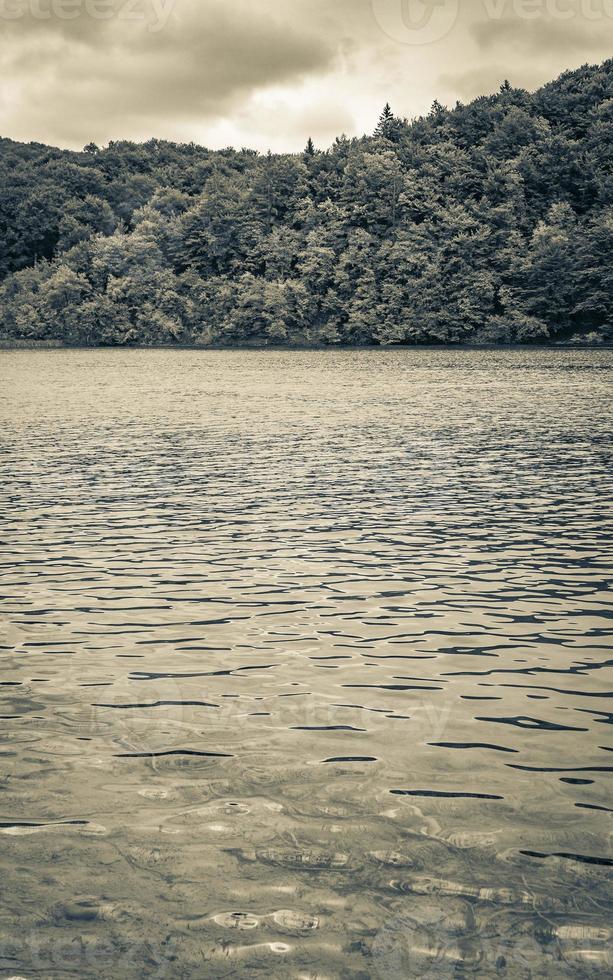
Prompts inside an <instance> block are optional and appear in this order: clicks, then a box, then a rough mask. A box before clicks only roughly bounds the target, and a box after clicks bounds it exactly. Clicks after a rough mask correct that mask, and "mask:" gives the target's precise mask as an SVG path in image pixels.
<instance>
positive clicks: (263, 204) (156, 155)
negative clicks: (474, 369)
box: [0, 61, 613, 345]
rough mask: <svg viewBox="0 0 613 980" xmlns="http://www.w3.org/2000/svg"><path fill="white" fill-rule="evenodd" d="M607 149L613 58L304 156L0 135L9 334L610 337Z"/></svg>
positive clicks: (380, 339) (262, 338)
mask: <svg viewBox="0 0 613 980" xmlns="http://www.w3.org/2000/svg"><path fill="white" fill-rule="evenodd" d="M612 146H613V61H607V62H605V63H604V64H602V65H600V66H596V67H594V66H584V67H583V68H580V69H579V70H577V71H574V72H566V73H565V74H564V75H562V76H561V77H560V78H559V79H558V80H557V81H554V82H551V83H550V84H549V85H546V86H545V87H544V88H542V89H541V90H539V91H538V92H536V93H534V94H530V93H528V92H526V91H524V90H522V89H516V88H513V87H512V85H511V84H510V83H509V82H504V83H503V84H502V85H501V88H500V91H499V93H498V94H497V95H492V96H487V97H482V98H479V99H476V100H475V101H474V102H472V103H470V104H469V105H462V104H460V103H458V105H457V106H456V107H455V108H454V109H452V110H448V109H446V108H444V107H443V106H442V105H440V104H439V103H438V102H435V103H434V105H433V106H432V109H431V111H430V112H429V114H428V115H427V116H425V117H422V118H419V119H416V120H413V121H412V122H410V123H409V122H407V121H406V120H403V119H399V118H397V117H396V116H395V115H394V113H393V112H392V109H391V108H390V106H389V105H386V106H385V108H384V110H383V112H382V114H381V117H380V119H379V122H378V124H377V127H376V130H375V132H374V134H373V136H370V137H363V138H361V139H347V138H346V137H344V136H341V137H339V138H338V139H337V140H336V142H335V143H334V144H333V146H332V147H331V148H330V149H329V150H327V151H321V150H319V149H316V147H315V146H314V144H313V141H312V140H311V139H309V140H308V142H307V145H306V148H305V150H304V151H303V152H302V153H299V154H296V155H273V154H270V153H269V154H267V155H265V156H260V155H258V154H257V153H254V152H253V151H250V150H240V151H236V150H232V149H227V150H221V151H217V152H213V151H209V150H207V149H205V148H203V147H199V146H195V145H194V144H187V145H177V144H173V143H167V142H163V141H160V140H150V141H149V142H148V143H145V144H142V145H137V144H133V143H128V142H119V143H111V144H110V145H109V146H108V147H106V148H100V147H97V146H95V145H94V144H89V145H88V146H86V147H85V148H84V150H83V152H81V153H74V152H69V151H62V150H58V149H54V148H52V147H47V146H42V145H40V144H36V143H31V144H27V145H24V144H19V143H15V142H12V141H10V140H0V334H1V335H3V336H4V337H5V338H13V339H15V340H20V341H39V342H41V341H46V342H48V341H53V340H61V341H64V342H65V343H69V344H75V345H79V344H88V345H89V344H112V345H120V344H219V345H233V344H234V345H238V344H261V345H267V344H313V343H317V344H356V345H357V344H381V345H389V344H415V343H445V344H446V343H465V342H472V343H512V342H520V343H533V342H539V341H543V340H546V339H547V338H556V339H560V340H566V339H569V338H572V337H573V336H576V335H583V336H586V337H587V338H588V341H589V342H591V343H599V342H602V340H603V339H605V340H606V339H608V338H610V337H611V336H613V273H612V272H611V268H612V263H611V261H610V256H611V252H612V248H613V198H612V196H611V195H612V190H611V188H612V186H613V182H612V181H611V169H612V167H613V151H612Z"/></svg>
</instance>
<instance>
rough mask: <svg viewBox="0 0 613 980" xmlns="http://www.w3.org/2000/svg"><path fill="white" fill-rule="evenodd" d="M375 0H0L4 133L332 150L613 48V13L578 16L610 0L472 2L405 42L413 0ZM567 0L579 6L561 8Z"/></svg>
mask: <svg viewBox="0 0 613 980" xmlns="http://www.w3.org/2000/svg"><path fill="white" fill-rule="evenodd" d="M373 2H374V0H0V72H1V73H2V79H3V86H2V95H1V96H0V134H1V135H5V136H10V137H13V138H14V139H25V140H38V141H44V142H49V143H54V144H57V145H62V146H71V147H81V146H83V145H84V144H85V143H87V142H89V141H90V140H94V141H95V142H97V143H106V142H108V141H109V140H111V139H134V140H144V139H148V138H150V137H152V136H155V137H158V138H164V139H176V140H192V139H193V140H196V141H198V142H203V143H205V144H207V145H209V146H213V147H215V146H226V145H229V144H230V143H233V144H235V145H239V146H241V145H245V146H247V145H250V146H253V147H255V148H256V149H260V150H266V149H268V148H269V147H270V148H271V149H274V150H279V151H280V150H284V149H285V150H299V149H301V148H302V147H303V146H304V143H305V142H306V138H307V136H309V135H310V136H312V137H313V139H314V140H315V142H316V143H317V144H318V145H319V146H322V147H323V146H328V145H330V143H331V142H332V141H333V139H334V137H335V136H336V135H338V134H339V133H340V132H342V131H345V132H346V133H347V134H348V135H360V134H362V133H363V132H369V131H372V129H373V127H374V126H375V124H376V120H377V118H378V115H379V113H380V111H381V108H382V106H383V105H384V103H385V102H386V101H389V102H390V103H391V105H392V107H393V108H394V110H395V111H396V112H397V113H398V114H399V115H406V116H408V117H411V116H414V115H418V114H420V113H422V112H425V111H427V109H428V108H429V106H430V105H431V104H432V101H433V100H434V98H439V99H440V100H441V101H443V102H446V103H447V104H453V103H454V102H455V100H456V99H458V98H459V99H463V100H466V99H469V98H472V97H473V96H476V95H479V94H481V93H482V92H484V91H495V90H496V89H497V87H498V85H499V84H500V81H501V80H502V79H503V78H505V77H509V79H510V80H511V82H512V83H513V84H514V85H518V86H524V87H527V88H532V87H535V86H536V85H538V84H540V83H542V82H544V81H546V80H548V79H549V78H552V77H555V75H557V74H559V72H560V71H562V70H563V69H565V68H570V67H576V66H577V65H579V64H581V63H582V62H585V61H599V60H601V57H606V55H607V54H608V50H609V48H610V37H611V34H612V33H613V19H610V18H607V19H606V20H603V19H602V18H601V19H600V21H592V20H590V19H589V18H588V17H586V16H584V15H582V14H581V11H582V10H585V9H587V7H586V5H590V4H591V5H592V6H594V5H596V6H597V5H598V4H599V3H600V4H605V3H610V2H611V0H460V3H459V6H458V13H459V15H458V19H457V22H455V23H454V26H453V29H452V30H450V31H448V32H447V34H445V36H443V37H440V38H438V40H436V41H432V40H431V39H430V43H421V44H408V43H403V38H402V36H401V35H400V34H399V36H398V37H395V36H394V31H391V34H390V32H389V31H388V32H386V31H385V30H383V29H382V27H381V11H382V8H383V7H385V6H386V5H387V8H389V12H390V17H391V14H393V13H394V11H395V10H396V8H398V10H400V11H401V13H402V10H404V7H403V6H402V5H403V4H404V5H406V4H407V3H413V2H416V0H376V3H377V8H376V11H375V8H374V7H373ZM444 2H445V0H438V3H437V4H435V6H437V7H438V6H440V5H441V4H444ZM447 2H448V3H452V2H453V3H455V0H447ZM535 5H536V7H537V8H538V10H537V14H538V16H537V17H536V19H534V18H531V17H528V18H526V17H525V16H524V14H523V13H522V11H523V12H525V9H527V8H528V7H531V8H532V9H534V8H535ZM552 5H553V6H552ZM556 5H558V6H559V7H560V8H561V9H562V8H569V7H572V10H573V11H574V13H573V17H572V19H563V18H559V17H558V18H556V17H552V16H551V15H550V14H548V13H547V11H548V10H549V8H551V9H554V7H555V9H557V6H556ZM401 8H402V10H401ZM541 8H542V9H541ZM590 9H591V8H590ZM398 10H396V13H398ZM603 10H604V7H603ZM518 11H519V13H518ZM15 14H17V16H15ZM74 14H76V16H73V15H74ZM375 14H377V16H376V15H375ZM394 16H395V15H394ZM604 16H605V15H604V13H603V17H604ZM388 19H389V18H388ZM384 20H385V18H384ZM385 22H386V23H387V20H386V21H385ZM429 37H430V35H427V37H426V36H424V38H423V39H422V40H426V39H427V38H429Z"/></svg>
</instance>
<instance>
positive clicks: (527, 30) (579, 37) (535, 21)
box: [470, 0, 613, 67]
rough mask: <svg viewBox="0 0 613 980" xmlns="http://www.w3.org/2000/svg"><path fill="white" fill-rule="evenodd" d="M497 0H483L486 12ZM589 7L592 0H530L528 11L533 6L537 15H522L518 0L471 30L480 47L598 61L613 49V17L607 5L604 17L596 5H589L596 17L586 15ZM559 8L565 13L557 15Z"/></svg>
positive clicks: (520, 4)
mask: <svg viewBox="0 0 613 980" xmlns="http://www.w3.org/2000/svg"><path fill="white" fill-rule="evenodd" d="M497 2H498V4H500V0H489V2H486V0H484V8H483V9H484V11H490V13H495V12H496V9H497V8H496V3H497ZM594 2H595V3H596V2H597V0H594ZM588 6H589V0H588V2H587V3H586V2H585V0H584V2H583V3H577V2H574V0H566V2H565V3H560V4H556V3H552V2H551V0H542V3H539V0H536V2H535V0H530V3H526V4H525V7H526V10H528V9H529V8H531V10H532V14H533V15H535V16H525V15H523V16H520V15H519V14H518V13H516V12H515V8H517V10H523V9H524V6H523V5H522V3H519V2H518V0H515V3H514V4H513V5H508V3H507V5H506V6H505V7H504V8H501V7H500V6H498V11H499V13H501V14H502V15H501V16H497V15H496V16H490V17H488V18H487V19H485V20H477V21H476V22H474V23H473V24H472V25H471V27H470V33H471V35H472V37H473V39H474V40H475V41H476V43H477V45H478V47H479V48H481V49H486V50H488V51H489V50H492V49H493V48H504V49H505V50H507V51H509V50H510V49H513V50H514V51H516V52H517V51H521V52H522V53H523V54H524V55H528V54H538V55H539V56H541V57H544V58H545V59H546V60H549V58H551V57H552V56H553V57H556V58H559V57H560V56H564V57H570V56H573V55H576V54H577V53H579V54H581V55H583V58H584V60H597V59H598V57H599V56H600V55H601V54H602V55H603V56H604V55H605V54H606V53H607V52H608V50H609V49H610V46H611V39H612V37H613V18H611V17H609V16H607V14H606V12H605V10H604V8H602V11H601V16H597V10H596V6H594V7H593V8H590V9H593V11H594V17H593V18H590V17H586V16H585V14H584V13H583V12H582V11H583V9H586V10H587V8H588ZM503 10H504V12H503ZM556 11H560V12H561V14H562V15H561V16H560V14H557V15H556V13H555V12H556ZM522 67H523V65H522Z"/></svg>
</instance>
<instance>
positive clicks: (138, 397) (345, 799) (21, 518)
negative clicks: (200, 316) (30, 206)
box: [0, 350, 613, 980]
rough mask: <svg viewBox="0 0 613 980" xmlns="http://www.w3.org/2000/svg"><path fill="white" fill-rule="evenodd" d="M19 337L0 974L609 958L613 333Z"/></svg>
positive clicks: (221, 971)
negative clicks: (592, 336)
mask: <svg viewBox="0 0 613 980" xmlns="http://www.w3.org/2000/svg"><path fill="white" fill-rule="evenodd" d="M1 356H2V376H3V379H4V380H3V384H2V388H3V396H2V399H3V401H2V409H1V423H2V433H1V437H2V471H3V478H2V487H1V491H0V492H1V497H2V514H3V532H2V555H1V558H2V562H1V565H0V591H1V593H2V604H3V607H4V629H3V637H2V640H1V649H0V662H1V665H2V671H1V681H0V683H1V685H2V686H1V687H0V696H1V702H2V704H1V707H0V714H1V715H2V736H1V739H2V745H1V760H2V777H1V781H0V847H1V850H0V877H1V881H2V884H1V886H0V888H1V890H2V916H1V920H0V977H2V978H5V977H25V978H34V977H42V978H51V977H53V978H55V977H62V978H63V977H79V978H86V980H88V978H106V977H109V978H111V977H112V978H122V980H123V978H126V980H130V978H137V977H138V978H140V977H142V976H147V977H160V978H163V977H168V978H183V977H185V978H200V977H202V978H208V977H214V978H216V977H229V976H233V977H236V976H238V977H248V978H251V977H254V976H260V975H262V976H264V977H275V978H277V977H278V978H286V977H290V978H296V980H298V978H300V980H307V978H316V977H317V978H321V980H323V978H337V977H338V978H352V980H355V978H357V980H366V978H385V980H387V978H392V980H398V978H404V977H421V976H426V977H439V976H440V977H464V976H467V977H468V976H483V977H492V976H501V977H512V978H515V977H556V978H558V977H567V976H568V977H583V976H603V975H606V974H607V973H609V975H611V973H610V971H611V970H612V969H613V960H612V954H611V924H610V923H611V918H610V912H611V905H610V901H611V888H610V883H611V865H612V863H613V853H612V851H613V849H612V846H611V844H612V841H613V837H612V836H611V830H612V824H611V813H612V808H613V802H612V799H611V793H610V791H608V789H609V790H610V774H611V771H612V769H613V757H612V756H611V739H610V732H611V728H610V725H611V722H612V720H613V714H612V713H611V712H613V709H612V707H611V702H610V700H609V698H610V697H611V696H612V695H613V679H612V677H611V671H610V668H611V665H612V664H613V658H612V655H611V644H610V639H611V633H610V631H609V628H610V625H611V606H610V593H608V591H607V590H608V587H609V584H610V578H611V572H612V568H611V565H612V563H611V550H610V549H611V535H610V532H611V523H610V518H611V509H610V500H611V496H610V490H611V487H610V475H611V455H612V443H611V420H612V407H613V406H612V401H613V399H612V398H611V394H612V390H611V369H612V367H613V353H611V352H607V351H573V350H566V351H565V350H539V351H537V350H534V351H531V350H511V351H472V352H471V351H445V350H432V351H428V350H423V351H404V350H399V351H355V352H348V351H330V352H272V351H271V352H257V351H251V352H240V351H236V352H222V351H211V352H204V351H182V352H173V351H82V352H78V351H45V352H29V351H19V352H7V353H4V354H2V355H1Z"/></svg>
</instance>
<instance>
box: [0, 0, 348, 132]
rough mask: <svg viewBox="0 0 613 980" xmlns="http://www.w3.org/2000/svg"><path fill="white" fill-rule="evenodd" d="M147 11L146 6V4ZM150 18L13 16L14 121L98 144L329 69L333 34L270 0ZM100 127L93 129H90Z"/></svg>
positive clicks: (4, 50)
mask: <svg viewBox="0 0 613 980" xmlns="http://www.w3.org/2000/svg"><path fill="white" fill-rule="evenodd" d="M124 9H125V8H124ZM141 12H142V11H141ZM151 23H152V21H151V19H145V18H141V19H139V20H134V21H130V20H126V19H125V18H124V19H121V18H120V17H119V16H118V17H116V18H115V19H114V20H113V21H103V22H99V21H97V20H96V19H93V18H91V17H87V16H82V17H80V18H79V19H78V20H77V19H75V20H74V21H62V20H58V19H52V20H50V21H41V20H38V19H36V18H33V17H31V16H29V17H27V18H24V19H23V20H21V21H14V22H12V23H10V25H9V27H10V29H9V31H8V32H6V33H5V34H4V36H3V39H2V42H1V44H0V64H1V66H2V70H3V73H4V75H5V77H6V75H9V76H10V77H11V78H12V79H13V82H14V84H15V88H16V92H15V99H14V109H13V117H14V118H13V119H11V118H10V116H11V113H9V114H8V115H9V123H11V122H12V123H13V126H14V124H15V122H16V119H15V117H17V116H18V117H19V122H20V125H21V129H22V130H25V129H26V128H29V130H30V131H32V130H36V135H37V138H41V137H40V135H39V133H40V131H41V130H42V131H43V132H44V136H45V138H48V137H49V136H51V135H52V134H53V133H56V134H57V137H56V138H59V141H60V142H62V141H63V142H66V141H68V142H71V143H72V142H74V141H77V142H78V140H79V138H80V139H89V138H91V137H93V138H97V139H98V140H99V141H105V140H106V139H109V138H113V137H116V136H117V134H118V131H124V135H128V133H129V132H131V133H132V134H134V133H138V134H142V135H143V136H145V135H150V130H151V128H152V127H153V128H155V127H158V128H164V126H167V127H169V128H170V129H171V130H173V129H174V130H177V128H180V127H181V125H182V124H183V123H184V122H185V121H187V120H190V119H193V120H197V119H198V118H199V117H200V118H201V119H202V118H207V119H210V120H214V119H216V118H219V117H220V116H223V115H224V114H225V113H227V112H229V111H232V109H233V108H235V107H236V106H237V104H238V103H239V102H240V101H241V99H248V97H249V96H250V95H251V94H252V93H253V92H254V91H257V90H259V89H262V88H266V87H268V86H272V85H278V84H280V83H288V82H292V81H294V82H297V81H299V80H301V79H302V78H304V77H306V76H308V75H309V74H312V73H314V72H325V71H326V70H328V69H329V68H330V67H331V66H332V64H333V62H334V60H335V57H336V52H335V49H334V47H333V46H332V45H330V43H329V42H328V39H327V37H326V36H325V35H324V36H322V35H321V34H320V35H317V34H316V33H314V32H312V31H311V30H309V28H308V25H307V26H304V25H296V24H295V23H293V22H292V19H291V18H288V17H281V16H279V15H278V14H272V13H271V12H270V10H269V9H268V8H267V6H266V5H265V4H262V3H260V4H258V3H255V4H253V3H252V4H249V5H247V4H246V3H245V4H243V3H240V4H239V3H234V4H230V3H222V2H216V0H207V2H204V3H202V2H201V3H199V4H196V3H191V2H184V3H182V4H181V6H180V7H179V6H177V9H176V10H175V12H174V14H173V15H171V16H170V17H169V19H168V21H167V23H166V26H165V27H164V29H162V30H158V31H156V30H152V29H151ZM92 131H93V132H92Z"/></svg>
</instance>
